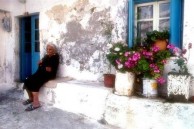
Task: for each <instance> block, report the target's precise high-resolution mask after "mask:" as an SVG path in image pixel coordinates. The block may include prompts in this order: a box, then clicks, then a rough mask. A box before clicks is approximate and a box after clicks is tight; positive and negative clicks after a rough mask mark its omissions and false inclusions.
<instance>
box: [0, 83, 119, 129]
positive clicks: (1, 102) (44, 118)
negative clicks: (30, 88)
mask: <svg viewBox="0 0 194 129" xmlns="http://www.w3.org/2000/svg"><path fill="white" fill-rule="evenodd" d="M22 101H23V91H22V90H18V89H16V88H9V89H7V90H5V89H4V90H2V87H0V129H118V128H116V127H112V126H109V125H103V124H100V123H98V122H97V121H95V120H92V119H89V118H86V117H84V116H81V115H76V114H73V113H68V112H64V111H62V110H60V109H56V108H53V107H51V106H46V105H42V107H41V108H39V109H37V110H34V111H31V112H26V111H24V109H25V108H26V107H25V106H23V105H22Z"/></svg>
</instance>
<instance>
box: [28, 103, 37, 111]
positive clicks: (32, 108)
mask: <svg viewBox="0 0 194 129" xmlns="http://www.w3.org/2000/svg"><path fill="white" fill-rule="evenodd" d="M40 107H41V106H40V105H39V106H37V107H34V106H33V105H32V104H30V106H29V107H27V108H26V109H25V111H33V110H35V109H37V108H40Z"/></svg>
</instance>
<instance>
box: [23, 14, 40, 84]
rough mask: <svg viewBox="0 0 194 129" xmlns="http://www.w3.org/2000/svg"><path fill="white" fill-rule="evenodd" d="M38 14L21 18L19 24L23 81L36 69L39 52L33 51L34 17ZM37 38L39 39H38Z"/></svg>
mask: <svg viewBox="0 0 194 129" xmlns="http://www.w3.org/2000/svg"><path fill="white" fill-rule="evenodd" d="M37 18H38V15H33V16H29V17H23V18H21V24H20V30H21V33H20V39H21V42H20V53H21V54H20V79H21V81H24V80H25V78H26V77H28V76H29V75H31V74H32V73H34V72H35V71H36V70H35V69H37V61H38V60H39V59H40V53H39V52H35V41H36V40H35V31H36V29H35V19H37ZM38 40H39V39H38Z"/></svg>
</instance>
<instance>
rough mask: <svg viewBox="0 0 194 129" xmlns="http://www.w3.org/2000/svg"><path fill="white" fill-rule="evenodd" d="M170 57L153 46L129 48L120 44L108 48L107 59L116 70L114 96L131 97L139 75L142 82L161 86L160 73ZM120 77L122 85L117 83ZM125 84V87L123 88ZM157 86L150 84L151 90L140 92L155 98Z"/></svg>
mask: <svg viewBox="0 0 194 129" xmlns="http://www.w3.org/2000/svg"><path fill="white" fill-rule="evenodd" d="M170 56H171V52H170V50H168V49H167V50H160V49H159V48H158V47H157V46H155V45H152V46H149V47H143V46H138V47H133V48H129V47H128V46H127V44H125V43H122V42H117V43H115V44H113V46H112V47H111V48H110V52H109V53H108V54H107V59H108V61H109V62H110V63H111V65H112V66H114V67H115V69H116V70H117V73H116V80H115V94H118V95H127V96H131V95H133V91H134V85H135V82H136V81H135V80H136V79H137V78H136V77H137V76H139V75H141V77H143V78H141V79H143V80H148V79H150V80H155V81H156V82H157V84H162V83H163V82H164V79H163V77H162V73H163V69H164V64H165V60H166V59H167V58H169V57H170ZM130 73H133V75H134V76H131V74H130ZM122 74H123V75H122ZM120 76H122V79H121V80H126V81H125V83H123V81H120V82H122V83H118V81H119V78H120ZM124 77H126V78H124ZM143 82H144V81H143ZM147 82H148V81H147ZM151 82H153V81H151ZM144 83H145V82H144ZM125 84H126V86H124V85H125ZM148 84H149V83H146V86H147V85H148ZM157 84H156V83H154V84H151V83H150V85H151V88H152V90H150V88H147V90H145V88H144V90H142V91H143V92H142V95H144V96H152V95H153V96H156V92H155V91H154V90H157ZM148 94H149V95H148Z"/></svg>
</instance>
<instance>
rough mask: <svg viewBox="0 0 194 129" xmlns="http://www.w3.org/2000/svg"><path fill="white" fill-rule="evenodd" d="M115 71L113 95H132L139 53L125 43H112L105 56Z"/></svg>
mask: <svg viewBox="0 0 194 129" xmlns="http://www.w3.org/2000/svg"><path fill="white" fill-rule="evenodd" d="M107 59H108V61H109V62H110V64H111V65H112V66H113V67H114V68H115V69H116V80H115V92H114V93H115V94H118V95H126V96H130V95H132V93H133V86H134V81H135V74H134V73H135V72H136V66H137V62H138V60H139V59H140V53H139V52H135V51H132V50H131V49H130V48H129V47H128V46H127V44H126V43H125V42H117V43H114V44H113V46H112V47H111V48H110V52H109V53H108V54H107Z"/></svg>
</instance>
